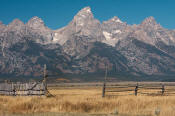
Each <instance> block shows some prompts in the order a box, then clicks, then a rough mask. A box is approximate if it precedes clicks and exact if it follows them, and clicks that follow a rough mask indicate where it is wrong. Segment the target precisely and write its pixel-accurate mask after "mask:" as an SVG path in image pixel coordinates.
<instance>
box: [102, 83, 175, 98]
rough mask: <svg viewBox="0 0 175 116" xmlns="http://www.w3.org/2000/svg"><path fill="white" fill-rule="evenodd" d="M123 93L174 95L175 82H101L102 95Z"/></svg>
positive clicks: (122, 94) (123, 94)
mask: <svg viewBox="0 0 175 116" xmlns="http://www.w3.org/2000/svg"><path fill="white" fill-rule="evenodd" d="M125 95H135V96H137V95H150V96H170V95H175V83H144V82H143V83H132V84H106V83H104V84H103V88H102V97H105V96H125Z"/></svg>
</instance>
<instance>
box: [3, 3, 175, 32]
mask: <svg viewBox="0 0 175 116" xmlns="http://www.w3.org/2000/svg"><path fill="white" fill-rule="evenodd" d="M86 6H90V7H91V10H92V12H93V14H94V17H95V18H97V19H98V20H100V21H101V22H102V21H104V20H108V19H110V18H112V17H113V16H118V17H119V18H120V19H121V20H122V21H124V22H127V23H128V24H139V23H141V22H142V21H143V20H144V19H145V18H146V17H149V16H153V17H155V19H156V21H157V22H158V23H160V24H161V25H162V26H163V27H165V28H168V29H175V0H0V20H1V21H2V22H3V23H4V24H8V23H10V22H11V21H12V20H13V19H15V18H19V19H20V20H22V21H23V22H25V23H26V22H27V21H28V20H29V19H30V18H31V17H33V16H38V17H40V18H42V19H43V20H44V22H45V24H46V25H47V26H48V27H49V28H51V29H57V28H60V27H63V26H65V25H67V24H68V23H69V22H70V21H71V20H72V19H73V17H74V15H76V13H77V12H78V11H79V10H80V9H82V8H84V7H86Z"/></svg>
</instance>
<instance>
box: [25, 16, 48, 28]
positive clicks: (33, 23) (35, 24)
mask: <svg viewBox="0 0 175 116" xmlns="http://www.w3.org/2000/svg"><path fill="white" fill-rule="evenodd" d="M27 25H28V26H29V27H32V28H40V27H41V26H45V24H44V21H43V20H42V19H41V18H39V17H37V16H34V17H32V18H31V19H30V20H29V21H28V22H27Z"/></svg>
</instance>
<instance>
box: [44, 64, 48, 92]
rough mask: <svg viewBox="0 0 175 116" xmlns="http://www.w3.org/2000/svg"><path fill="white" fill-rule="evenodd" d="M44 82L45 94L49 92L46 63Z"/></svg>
mask: <svg viewBox="0 0 175 116" xmlns="http://www.w3.org/2000/svg"><path fill="white" fill-rule="evenodd" d="M43 84H44V94H45V95H46V94H47V67H46V64H44V79H43Z"/></svg>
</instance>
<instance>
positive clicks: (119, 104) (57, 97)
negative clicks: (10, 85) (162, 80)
mask: <svg viewBox="0 0 175 116" xmlns="http://www.w3.org/2000/svg"><path fill="white" fill-rule="evenodd" d="M49 92H50V93H51V94H52V95H54V97H45V96H39V97H37V96H15V97H13V96H0V116H5V115H12V114H13V115H16V116H17V115H26V116H35V115H32V114H38V115H36V116H40V115H42V114H41V113H44V114H47V116H57V115H56V114H62V115H63V114H64V113H70V114H74V115H75V114H83V115H94V114H96V115H116V114H118V116H156V113H155V112H159V111H160V115H158V114H157V116H175V96H173V95H171V96H146V95H141V94H138V96H134V95H121V96H109V95H108V94H107V95H106V97H105V98H102V97H101V94H102V87H98V86H97V87H95V86H94V87H77V88H76V87H68V88H66V87H54V88H53V87H51V88H49ZM130 93H134V91H133V92H130ZM42 116H43V115H42ZM58 116H61V115H58ZM66 116H67V115H66Z"/></svg>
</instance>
